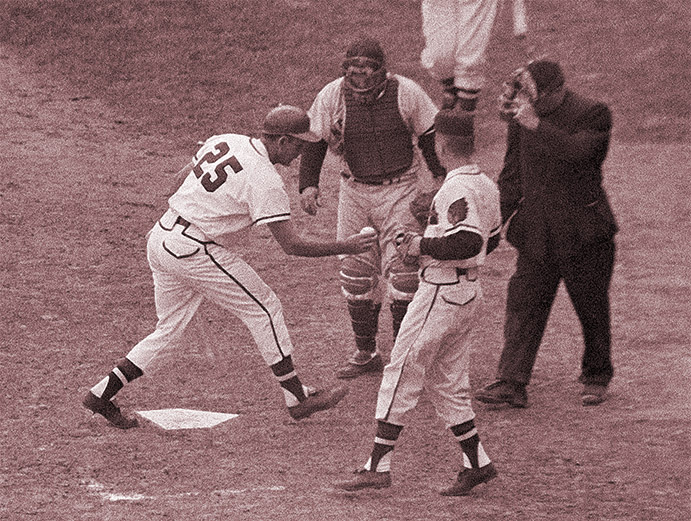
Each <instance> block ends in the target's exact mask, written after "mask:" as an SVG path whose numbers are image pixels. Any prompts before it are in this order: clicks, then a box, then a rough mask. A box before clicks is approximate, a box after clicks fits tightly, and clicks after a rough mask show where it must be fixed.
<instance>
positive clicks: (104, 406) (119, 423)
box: [82, 391, 139, 429]
mask: <svg viewBox="0 0 691 521" xmlns="http://www.w3.org/2000/svg"><path fill="white" fill-rule="evenodd" d="M82 404H83V405H84V407H86V408H87V409H89V410H90V411H91V412H93V413H94V414H100V415H101V416H103V417H104V418H105V419H106V420H108V421H109V422H110V424H111V425H113V426H114V427H117V428H118V429H131V428H132V427H137V426H138V425H139V422H138V421H137V419H136V418H126V417H125V416H123V414H122V413H121V412H120V408H119V407H116V406H115V404H114V403H113V402H112V401H110V400H104V399H103V398H99V397H98V396H96V395H95V394H94V393H92V392H91V391H89V392H88V393H86V397H85V398H84V400H83V401H82Z"/></svg>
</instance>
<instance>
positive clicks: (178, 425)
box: [137, 409, 238, 430]
mask: <svg viewBox="0 0 691 521" xmlns="http://www.w3.org/2000/svg"><path fill="white" fill-rule="evenodd" d="M137 414H139V415H140V416H143V417H144V418H146V419H147V420H149V421H152V422H154V423H155V424H156V425H158V426H159V427H162V428H164V429H166V430H174V429H208V428H210V427H215V426H216V425H218V424H219V423H223V422H224V421H228V420H232V419H233V418H237V416H238V415H237V414H227V413H222V412H210V411H195V410H193V409H157V410H155V411H137Z"/></svg>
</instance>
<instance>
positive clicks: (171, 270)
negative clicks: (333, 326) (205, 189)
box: [127, 212, 293, 371]
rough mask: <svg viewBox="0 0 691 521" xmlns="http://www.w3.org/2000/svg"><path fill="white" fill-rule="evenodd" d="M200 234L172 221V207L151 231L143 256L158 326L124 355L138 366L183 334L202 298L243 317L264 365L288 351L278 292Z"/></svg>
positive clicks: (231, 254)
mask: <svg viewBox="0 0 691 521" xmlns="http://www.w3.org/2000/svg"><path fill="white" fill-rule="evenodd" d="M200 239H201V240H200ZM204 239H205V238H204V237H203V235H202V234H201V232H199V230H197V229H196V227H194V226H193V225H192V226H190V227H189V228H186V227H184V226H182V225H180V224H174V216H173V217H172V218H171V212H167V213H166V214H165V215H164V216H163V218H162V219H161V221H159V223H157V224H156V225H155V226H154V227H153V228H152V230H151V232H150V233H149V239H148V243H147V256H148V260H149V265H150V266H151V272H152V274H153V278H154V295H155V300H156V314H157V315H158V323H157V324H156V330H155V331H154V332H153V333H151V334H150V335H149V336H147V337H146V338H144V339H143V340H142V341H141V342H139V343H138V344H137V345H136V346H134V347H133V348H132V350H131V351H130V352H129V353H128V354H127V358H128V359H129V360H130V361H131V362H132V363H133V364H135V365H136V366H137V367H139V368H140V369H142V371H143V370H144V369H145V368H146V367H147V366H148V365H149V363H150V362H151V361H152V360H153V359H154V357H155V356H156V355H157V354H158V353H159V352H160V351H161V350H162V349H164V348H166V347H168V346H170V345H174V344H175V343H176V342H178V341H179V340H180V339H181V337H182V334H183V332H184V330H185V327H186V326H187V325H188V324H189V322H190V320H191V319H192V317H193V316H194V313H195V312H196V311H197V309H198V308H199V305H200V304H201V303H202V301H203V300H204V299H208V300H210V301H212V302H215V303H216V304H218V305H219V306H221V307H222V308H224V309H227V310H228V311H230V312H231V313H233V314H234V315H236V316H237V317H238V318H240V319H241V320H242V321H243V322H244V324H245V325H246V326H247V328H248V329H249V330H250V333H251V334H252V337H253V338H254V341H255V342H256V343H257V346H258V347H259V351H260V353H261V355H262V357H263V358H264V360H265V362H266V363H267V365H273V364H276V363H278V362H280V361H281V360H282V359H283V358H285V357H286V356H288V355H290V354H291V353H292V350H293V346H292V344H291V341H290V337H289V335H288V329H287V327H286V324H285V321H284V317H283V309H282V307H281V303H280V301H279V300H278V297H277V296H276V294H275V293H274V292H273V291H272V290H271V288H269V286H267V285H266V283H264V281H262V279H261V278H260V277H259V275H257V273H256V272H255V271H254V270H253V269H252V268H251V267H250V266H249V265H248V264H247V263H246V262H245V261H244V260H243V259H242V258H241V257H240V256H239V255H238V254H237V253H234V252H232V251H229V250H228V249H226V248H224V247H222V246H219V245H218V244H214V243H207V244H204V242H205V241H204Z"/></svg>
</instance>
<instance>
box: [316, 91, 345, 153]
mask: <svg viewBox="0 0 691 521" xmlns="http://www.w3.org/2000/svg"><path fill="white" fill-rule="evenodd" d="M342 82H343V78H338V79H336V80H334V81H332V82H331V83H328V84H327V85H326V86H324V88H323V89H322V90H321V91H319V94H317V96H316V98H314V102H312V106H311V107H310V108H309V110H308V111H307V115H308V116H309V118H310V130H312V132H314V133H315V134H316V135H317V136H319V137H320V138H322V139H323V140H324V141H326V142H327V143H329V145H333V144H335V143H337V142H338V141H339V140H340V137H341V136H340V134H339V132H342V130H343V120H344V118H345V104H344V103H343V102H342V100H341V83H342ZM339 119H340V123H339ZM334 130H336V133H334ZM337 134H338V135H337Z"/></svg>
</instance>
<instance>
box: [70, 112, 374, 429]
mask: <svg viewBox="0 0 691 521" xmlns="http://www.w3.org/2000/svg"><path fill="white" fill-rule="evenodd" d="M309 125H310V123H309V118H308V116H307V114H306V113H305V112H304V111H303V110H301V109H299V108H297V107H292V106H289V105H284V106H279V107H278V108H276V109H273V110H272V111H271V112H269V114H268V115H267V116H266V118H265V120H264V124H263V129H262V136H261V138H251V137H249V136H244V135H238V134H223V135H218V136H213V137H211V138H210V139H208V140H207V141H206V142H205V143H204V144H203V146H202V147H201V148H200V149H199V151H198V152H197V154H196V155H195V157H194V159H193V161H192V162H191V163H190V164H188V165H187V166H186V167H185V168H183V169H182V170H181V172H180V175H184V174H187V177H186V178H185V179H184V181H183V183H182V185H181V186H180V187H179V189H178V190H177V192H176V193H175V194H174V195H173V196H172V197H171V198H170V199H169V206H170V208H169V210H168V211H167V212H166V213H165V214H164V215H163V216H162V217H161V219H160V220H159V221H158V223H157V224H156V225H154V227H153V228H152V230H151V231H150V232H149V235H148V243H147V252H148V254H147V255H148V260H149V265H150V267H151V271H152V273H153V278H154V290H155V300H156V313H157V315H158V323H157V325H156V329H155V331H154V332H153V333H151V334H150V335H149V336H147V337H146V338H144V339H143V340H142V341H141V342H139V343H138V344H137V345H136V346H134V348H132V350H131V351H130V352H129V353H128V354H127V356H126V357H125V358H124V359H122V360H121V361H120V362H119V363H118V364H117V366H116V367H115V368H114V369H113V371H112V372H111V373H110V374H109V375H107V376H106V377H105V378H103V380H101V381H100V382H99V383H97V384H96V385H95V386H94V387H92V388H91V390H90V391H89V392H88V393H87V395H86V397H85V398H84V401H83V403H84V406H85V407H86V408H88V409H89V410H91V411H93V412H94V413H98V414H101V415H103V416H104V417H105V418H106V419H107V420H108V421H109V422H110V423H111V424H113V425H115V426H116V427H119V428H122V429H127V428H130V427H135V426H136V425H137V421H136V419H133V418H127V417H125V416H123V415H122V413H121V412H120V409H119V408H118V407H116V406H115V405H114V404H113V402H112V398H113V397H114V396H115V394H116V393H117V392H118V391H119V390H120V389H121V388H122V387H123V386H124V384H126V383H128V382H130V381H132V380H134V379H135V378H137V377H139V376H141V375H142V374H143V372H144V371H145V370H146V368H147V366H148V365H149V364H150V362H151V361H152V360H153V359H154V357H155V356H156V355H157V354H158V353H159V352H160V351H161V350H162V349H165V348H166V347H168V346H170V345H172V344H174V343H175V342H177V341H179V340H180V338H181V337H182V334H183V331H184V329H185V327H186V326H187V325H188V324H189V322H190V320H191V319H192V317H193V315H194V314H195V312H196V311H197V309H198V307H199V305H200V304H201V303H202V301H203V300H204V299H209V300H211V301H212V302H215V303H216V304H218V305H220V306H221V307H223V308H225V309H227V310H229V311H230V312H232V313H233V314H235V315H236V316H238V317H239V318H240V319H241V320H242V321H243V322H244V323H245V325H246V326H247V327H248V328H249V330H250V332H251V334H252V336H253V338H254V340H255V342H256V343H257V346H258V347H259V350H260V352H261V355H262V357H263V358H264V360H265V362H266V363H267V365H269V366H270V368H271V370H272V371H273V373H274V375H275V376H276V378H277V380H278V382H279V384H280V386H281V387H282V388H283V391H284V395H285V401H286V405H287V407H288V411H289V413H290V415H291V416H292V417H293V418H294V419H301V418H305V417H307V416H310V415H311V414H313V413H315V412H317V411H320V410H324V409H328V408H331V407H333V406H334V405H336V404H337V403H338V402H339V401H340V400H341V399H342V398H343V396H345V394H346V390H345V389H343V388H335V389H331V390H324V391H315V390H313V389H310V388H308V387H306V386H303V384H302V383H301V382H300V379H299V378H298V376H297V374H296V372H295V369H294V367H293V362H292V358H291V353H292V352H293V345H292V344H291V340H290V336H289V334H288V330H287V328H286V324H285V322H284V318H283V311H282V307H281V303H280V302H279V300H278V298H277V297H276V295H275V294H274V292H273V291H272V290H271V288H269V287H268V286H267V285H266V284H265V283H264V282H263V281H262V280H261V278H260V277H259V276H258V275H257V273H256V272H255V271H254V270H253V269H252V268H251V267H250V266H249V265H248V264H247V263H246V262H245V261H244V260H243V259H242V257H241V254H242V252H241V251H236V250H234V249H233V247H232V246H230V247H228V248H226V247H224V246H222V245H221V244H231V245H232V237H233V234H236V233H238V232H242V231H243V230H245V229H247V228H250V227H252V226H259V225H267V226H268V227H269V229H270V230H271V232H272V234H273V235H274V237H275V238H276V240H277V241H278V243H279V244H280V245H281V247H282V248H283V250H284V251H285V252H286V253H288V254H290V255H299V256H305V257H320V256H326V255H337V254H346V253H361V252H363V251H366V250H367V249H369V248H371V247H372V246H373V245H374V243H375V241H376V239H375V237H374V235H367V234H356V235H352V236H350V237H348V238H346V239H345V240H343V241H333V242H326V243H325V242H318V243H317V242H311V241H306V240H304V239H302V238H300V237H299V236H298V235H297V234H296V232H295V230H294V228H293V226H292V223H291V221H290V220H289V219H290V205H289V199H288V194H287V193H286V191H285V187H284V185H283V180H282V179H281V176H280V175H279V173H278V171H277V170H276V168H275V166H274V164H282V165H286V166H287V165H289V164H290V163H291V162H292V161H293V160H294V159H295V158H296V157H298V156H299V155H300V153H301V152H302V150H303V148H304V145H305V143H306V142H308V141H316V140H317V139H318V138H316V136H314V134H312V133H311V132H310V131H309Z"/></svg>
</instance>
